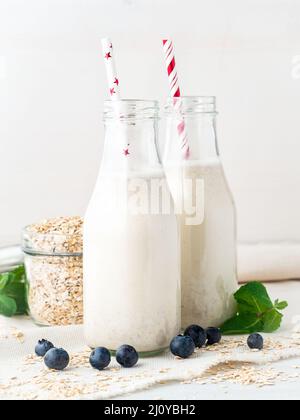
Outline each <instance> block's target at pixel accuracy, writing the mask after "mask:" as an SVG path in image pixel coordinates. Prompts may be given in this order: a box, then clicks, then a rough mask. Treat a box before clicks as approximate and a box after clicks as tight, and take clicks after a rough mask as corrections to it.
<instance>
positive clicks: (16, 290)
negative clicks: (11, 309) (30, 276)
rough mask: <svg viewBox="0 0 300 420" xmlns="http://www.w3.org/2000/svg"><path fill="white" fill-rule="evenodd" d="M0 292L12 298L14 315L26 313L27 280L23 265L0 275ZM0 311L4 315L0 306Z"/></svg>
mask: <svg viewBox="0 0 300 420" xmlns="http://www.w3.org/2000/svg"><path fill="white" fill-rule="evenodd" d="M0 294H1V296H5V297H7V298H9V299H12V300H14V302H15V305H16V306H17V309H16V311H15V313H14V315H24V314H27V313H28V302H27V280H26V275H25V267H24V266H20V267H18V268H16V269H15V270H14V271H12V272H10V273H5V274H2V275H0ZM0 313H2V314H3V315H6V313H3V311H2V310H1V308H0ZM9 316H10V315H9Z"/></svg>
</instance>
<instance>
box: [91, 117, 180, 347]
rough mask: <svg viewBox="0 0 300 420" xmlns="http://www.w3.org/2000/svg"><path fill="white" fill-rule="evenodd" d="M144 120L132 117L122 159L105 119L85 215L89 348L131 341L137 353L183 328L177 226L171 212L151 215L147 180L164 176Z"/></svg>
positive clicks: (119, 138)
mask: <svg viewBox="0 0 300 420" xmlns="http://www.w3.org/2000/svg"><path fill="white" fill-rule="evenodd" d="M135 112H137V111H136V110H135ZM126 124H127V123H126ZM145 124H146V122H145V121H144V120H141V121H140V120H138V119H137V118H136V119H135V123H134V125H131V126H130V127H129V128H128V129H127V131H126V136H128V137H129V138H130V140H131V143H130V146H128V145H127V143H126V148H125V149H124V151H125V153H124V155H122V156H121V157H120V156H119V155H118V154H119V151H120V150H121V152H122V151H123V146H124V145H123V144H122V136H120V133H118V131H119V130H120V129H121V128H120V127H118V123H115V127H114V122H113V121H112V122H110V123H109V126H108V127H107V138H106V140H107V143H106V150H105V154H104V162H103V164H102V169H101V171H100V176H99V179H98V182H97V186H96V189H95V192H94V195H93V198H92V200H91V202H90V204H89V207H88V210H87V213H86V217H85V226H84V312H85V335H86V340H87V343H88V345H89V346H90V347H92V348H95V347H99V346H104V347H107V348H108V349H110V350H116V349H117V348H118V347H119V346H120V345H122V344H130V345H132V346H134V347H135V348H136V350H137V351H138V352H142V353H153V352H158V351H161V350H162V349H165V348H167V347H168V346H169V343H170V340H171V339H172V337H173V336H174V335H176V334H178V332H179V330H180V319H181V311H180V301H181V294H180V242H179V232H178V225H177V221H176V216H175V215H174V212H172V214H163V213H162V212H161V211H158V212H155V214H152V207H151V188H152V184H153V183H154V184H155V183H157V182H158V183H160V182H162V183H163V182H165V184H166V180H165V176H164V173H163V171H162V169H161V167H160V165H159V164H158V158H157V156H156V155H155V146H154V134H153V132H152V131H153V122H151V124H146V127H145ZM116 127H117V128H116ZM120 142H121V143H120ZM118 143H120V144H119V146H120V147H116V146H115V145H116V144H118ZM124 147H125V146H124ZM150 150H151V153H150V155H149V151H150ZM121 154H122V153H121ZM111 156H112V160H111V159H110V157H111ZM137 156H138V158H137ZM149 156H150V157H149ZM154 156H156V157H155V159H154ZM114 165H115V169H112V168H113V166H114ZM153 168H155V169H153ZM155 185H156V184H155Z"/></svg>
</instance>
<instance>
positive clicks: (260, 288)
mask: <svg viewBox="0 0 300 420" xmlns="http://www.w3.org/2000/svg"><path fill="white" fill-rule="evenodd" d="M234 297H235V299H236V301H237V303H238V304H239V307H240V310H243V312H251V313H256V314H263V313H264V312H266V311H267V310H270V309H272V308H273V307H274V306H273V303H272V301H271V299H270V297H269V295H268V292H267V289H266V288H265V286H264V285H263V284H262V283H259V282H252V283H249V284H247V285H245V286H242V287H241V288H240V290H238V291H237V292H236V294H235V295H234Z"/></svg>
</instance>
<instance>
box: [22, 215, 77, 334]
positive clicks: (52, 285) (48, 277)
mask: <svg viewBox="0 0 300 420" xmlns="http://www.w3.org/2000/svg"><path fill="white" fill-rule="evenodd" d="M82 228H83V220H82V218H81V217H60V218H56V219H49V220H45V221H44V222H42V223H40V224H36V225H31V226H29V227H27V228H26V229H25V230H24V233H23V250H24V252H25V266H26V272H27V277H28V280H29V293H28V302H29V307H30V312H31V315H32V317H33V318H34V320H35V321H36V322H37V323H38V324H40V325H51V326H56V325H72V324H81V323H82V322H83V258H82V248H83V245H82V241H83V234H82Z"/></svg>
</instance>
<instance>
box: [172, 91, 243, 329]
mask: <svg viewBox="0 0 300 420" xmlns="http://www.w3.org/2000/svg"><path fill="white" fill-rule="evenodd" d="M210 99H211V100H212V101H211V103H210V102H209V100H210ZM206 100H207V101H208V103H206ZM185 101H186V102H185ZM185 107H188V109H189V112H190V114H188V115H185V123H186V126H187V133H188V139H189V142H190V148H191V156H190V157H189V159H181V160H180V161H178V162H177V164H175V163H174V162H175V160H174V159H172V157H174V156H175V154H173V155H172V153H170V155H169V157H171V159H170V160H171V163H172V164H170V161H168V156H167V158H166V173H167V177H168V181H169V185H170V188H171V191H172V194H173V197H174V199H175V203H176V205H177V208H178V209H180V206H181V207H182V211H181V212H180V215H179V219H180V225H181V249H182V274H181V283H182V327H187V326H189V325H191V324H199V325H201V326H202V327H210V326H215V327H218V326H221V325H222V324H223V323H224V322H225V321H226V320H228V319H229V318H230V317H232V316H233V314H234V313H235V310H236V306H235V302H234V298H233V295H234V293H235V292H236V290H237V287H238V286H237V263H236V212H235V206H234V202H233V198H232V195H231V192H230V190H229V187H228V184H227V181H226V178H225V174H224V171H223V167H222V164H221V162H220V159H219V157H218V152H217V150H216V147H215V145H216V138H215V128H214V117H215V112H214V99H213V98H186V99H183V112H184V110H185ZM175 121H176V120H175ZM171 123H172V121H171V122H170V121H169V125H171ZM173 125H175V126H176V122H174V121H173ZM169 130H170V128H169ZM174 131H175V130H173V131H172V130H170V131H169V135H170V140H171V141H173V146H171V147H173V148H174V147H176V143H175V140H174V137H175V136H176V132H174ZM172 133H173V134H172ZM172 138H173V140H172ZM174 143H175V146H174ZM177 147H178V143H177Z"/></svg>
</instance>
